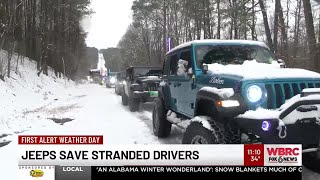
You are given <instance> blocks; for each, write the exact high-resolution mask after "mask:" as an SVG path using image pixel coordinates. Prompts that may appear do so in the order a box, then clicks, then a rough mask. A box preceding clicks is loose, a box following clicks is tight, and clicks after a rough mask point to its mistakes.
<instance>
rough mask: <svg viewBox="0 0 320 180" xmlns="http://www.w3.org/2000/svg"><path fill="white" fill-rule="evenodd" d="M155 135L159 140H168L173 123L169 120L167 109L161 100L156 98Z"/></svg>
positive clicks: (153, 122)
mask: <svg viewBox="0 0 320 180" xmlns="http://www.w3.org/2000/svg"><path fill="white" fill-rule="evenodd" d="M152 125H153V133H154V134H155V135H156V136H158V137H159V138H166V137H168V136H169V135H170V132H171V126H172V125H171V123H170V122H169V121H168V120H167V114H166V108H165V105H164V103H163V101H162V99H160V98H156V99H155V100H154V104H153V112H152Z"/></svg>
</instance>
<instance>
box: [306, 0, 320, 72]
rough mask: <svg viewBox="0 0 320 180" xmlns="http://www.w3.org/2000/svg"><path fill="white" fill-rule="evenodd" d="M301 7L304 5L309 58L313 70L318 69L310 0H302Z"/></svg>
mask: <svg viewBox="0 0 320 180" xmlns="http://www.w3.org/2000/svg"><path fill="white" fill-rule="evenodd" d="M303 7H304V16H305V20H306V30H307V37H308V45H309V51H310V58H311V61H312V62H313V65H314V70H316V71H319V70H320V68H319V62H318V58H317V57H319V56H317V44H316V43H317V41H316V35H315V32H314V25H313V15H312V10H311V4H310V0H303Z"/></svg>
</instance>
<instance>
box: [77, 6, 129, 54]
mask: <svg viewBox="0 0 320 180" xmlns="http://www.w3.org/2000/svg"><path fill="white" fill-rule="evenodd" d="M132 2H133V0H92V3H91V8H92V9H93V11H95V13H94V14H92V15H91V18H86V19H85V20H84V21H83V23H82V24H83V27H84V29H85V31H87V32H88V37H87V46H89V47H96V48H98V49H105V48H109V47H116V46H117V44H118V42H119V40H120V39H121V37H122V35H124V33H125V32H126V29H127V27H128V25H129V24H130V23H131V16H132V12H131V5H132Z"/></svg>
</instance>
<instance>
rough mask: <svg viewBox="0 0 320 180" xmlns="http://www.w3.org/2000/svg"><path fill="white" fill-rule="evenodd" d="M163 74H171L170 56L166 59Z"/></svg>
mask: <svg viewBox="0 0 320 180" xmlns="http://www.w3.org/2000/svg"><path fill="white" fill-rule="evenodd" d="M163 74H164V75H169V74H170V59H169V58H168V57H166V60H165V61H164V66H163Z"/></svg>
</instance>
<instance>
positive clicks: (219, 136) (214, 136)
mask: <svg viewBox="0 0 320 180" xmlns="http://www.w3.org/2000/svg"><path fill="white" fill-rule="evenodd" d="M210 124H211V128H212V130H209V129H207V128H205V127H203V125H202V124H201V123H200V122H191V124H190V125H189V126H188V128H187V129H186V131H185V133H184V136H183V139H182V144H225V132H224V127H223V125H222V124H221V123H219V122H216V121H214V120H211V121H210ZM198 139H200V140H203V142H202V143H201V142H198Z"/></svg>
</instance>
